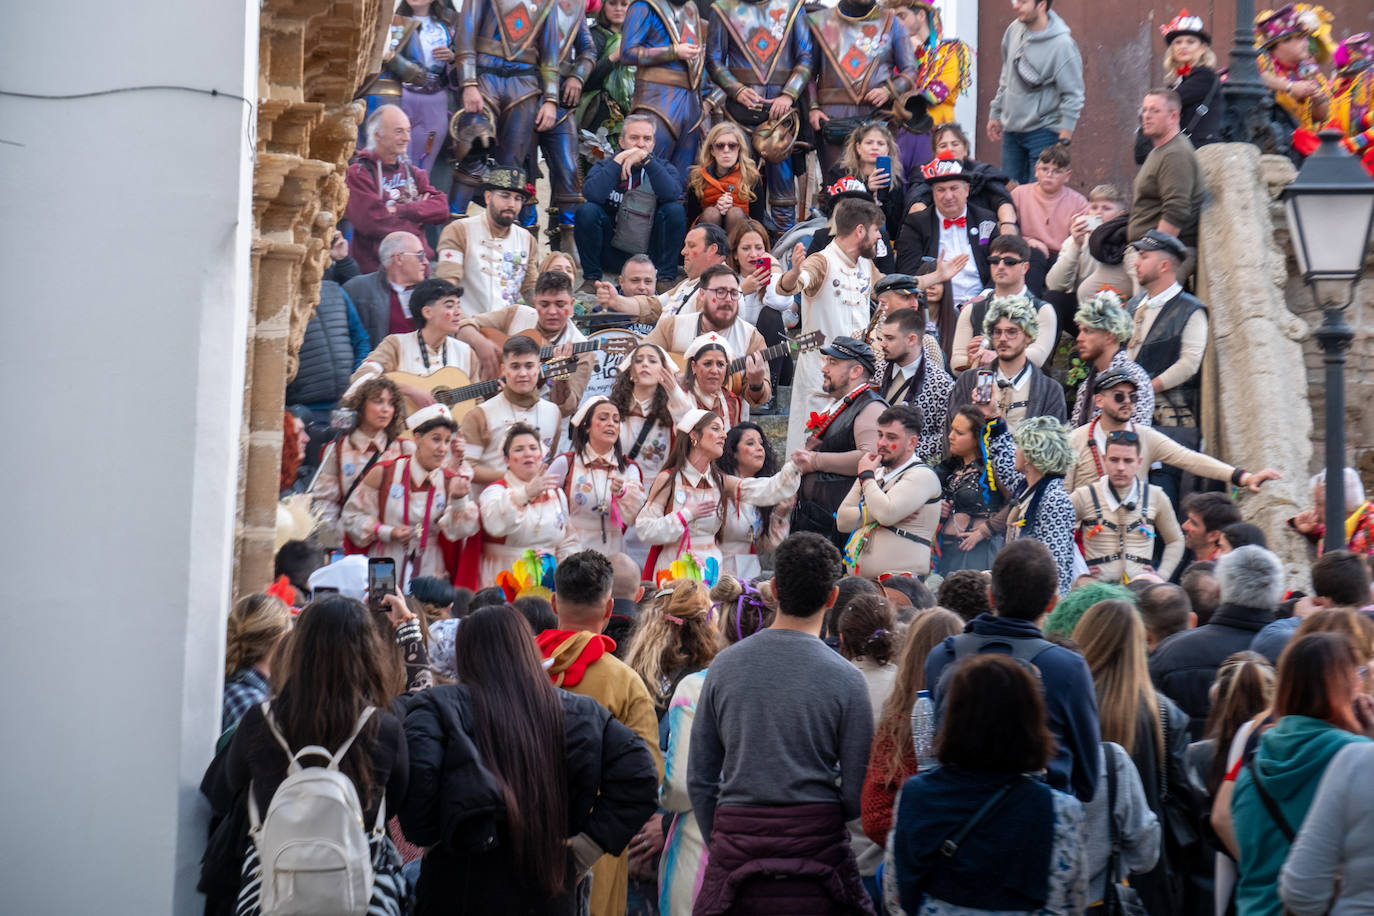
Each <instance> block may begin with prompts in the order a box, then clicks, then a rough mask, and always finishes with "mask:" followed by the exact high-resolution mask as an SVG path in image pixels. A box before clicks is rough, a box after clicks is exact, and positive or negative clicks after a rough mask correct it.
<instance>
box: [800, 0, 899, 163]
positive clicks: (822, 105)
mask: <svg viewBox="0 0 1374 916" xmlns="http://www.w3.org/2000/svg"><path fill="white" fill-rule="evenodd" d="M847 5H848V3H847V0H840V5H839V6H836V7H835V8H833V9H820V10H817V11H816V12H814V13H807V14H806V20H807V24H808V25H809V26H810V28H811V33H812V35H814V36H815V42H816V68H815V70H816V81H815V83H813V84H812V98H811V102H812V104H811V107H812V108H813V109H814V108H819V109H820V110H821V112H822V113H823V114H825V116H826V117H828V118H830V119H832V120H836V121H842V122H845V123H846V124H847V123H848V122H849V121H850V120H851V119H852V120H853V122H854V125H853V126H858V122H860V121H862V120H866V119H869V118H872V117H874V116H875V115H876V114H877V113H878V111H879V109H880V108H883V107H885V106H878V105H872V104H870V103H869V102H867V101H865V100H864V96H866V95H867V94H868V93H869V92H870V91H872V90H874V89H877V88H880V87H884V86H885V87H887V89H888V91H889V92H890V93H891V97H890V99H889V104H890V103H891V101H892V100H895V99H897V98H898V97H900V96H901V95H902V94H904V93H906V92H910V91H911V89H912V87H913V85H914V83H915V78H916V58H915V56H914V55H913V54H912V51H911V42H910V40H908V36H907V30H906V27H905V26H903V25H902V23H901V21H900V20H899V19H897V17H896V15H895V14H894V13H893V12H892V11H891V10H885V9H880V8H878V7H877V6H875V5H871V4H869V5H866V8H865V7H862V6H858V5H857V4H856V7H857V9H859V10H863V12H862V15H846V14H845V12H844V11H842V7H846V6H847ZM824 131H825V124H824V122H822V124H821V132H822V134H823V133H824ZM816 139H817V143H816V150H817V152H818V153H819V154H820V157H821V166H822V171H823V172H824V171H826V170H828V169H829V168H830V167H831V166H833V165H834V164H835V163H836V162H838V161H839V158H840V154H841V152H842V150H843V146H844V143H843V140H842V139H841V141H840V142H839V143H832V142H830V139H833V138H827V139H823V138H822V137H817V138H816Z"/></svg>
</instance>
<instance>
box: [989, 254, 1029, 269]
mask: <svg viewBox="0 0 1374 916" xmlns="http://www.w3.org/2000/svg"><path fill="white" fill-rule="evenodd" d="M988 263H989V264H991V265H992V266H993V267H996V266H997V265H999V264H1005V265H1006V266H1008V267H1015V266H1016V265H1017V264H1024V263H1026V262H1025V261H1023V260H1021V259H1020V258H1011V257H1001V258H999V257H996V256H994V257H991V258H988Z"/></svg>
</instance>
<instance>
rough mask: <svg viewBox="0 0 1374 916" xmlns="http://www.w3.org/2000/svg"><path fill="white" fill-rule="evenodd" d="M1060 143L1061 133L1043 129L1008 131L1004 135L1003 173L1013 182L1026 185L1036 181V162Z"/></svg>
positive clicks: (1046, 128)
mask: <svg viewBox="0 0 1374 916" xmlns="http://www.w3.org/2000/svg"><path fill="white" fill-rule="evenodd" d="M1058 142H1059V131H1057V130H1050V129H1049V128H1048V127H1042V128H1040V129H1039V130H1027V131H1012V130H1009V131H1006V132H1004V133H1003V134H1002V171H1004V172H1006V173H1007V174H1008V175H1009V176H1011V180H1012V181H1015V182H1018V183H1020V184H1026V183H1027V182H1031V181H1034V180H1035V160H1037V159H1039V158H1040V154H1041V153H1042V152H1044V150H1045V149H1046V148H1048V147H1051V146H1054V145H1055V144H1056V143H1058Z"/></svg>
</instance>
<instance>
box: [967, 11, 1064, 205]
mask: <svg viewBox="0 0 1374 916" xmlns="http://www.w3.org/2000/svg"><path fill="white" fill-rule="evenodd" d="M1053 3H1054V0H1012V4H1011V7H1012V9H1013V10H1014V11H1015V12H1016V19H1014V20H1013V21H1012V23H1011V25H1009V26H1007V30H1006V32H1005V33H1003V35H1002V75H1001V77H1000V78H999V79H998V81H997V94H996V95H995V96H993V98H992V105H991V106H989V110H988V139H989V140H991V141H992V142H993V143H999V142H1000V143H1001V144H1002V171H1004V172H1006V173H1007V174H1008V175H1010V176H1011V177H1012V178H1013V179H1014V180H1015V181H1018V182H1021V183H1022V184H1024V183H1026V182H1030V181H1034V180H1035V175H1034V173H1033V171H1032V170H1033V168H1034V164H1035V160H1036V158H1037V157H1039V155H1040V152H1041V151H1042V150H1044V149H1045V148H1046V147H1048V146H1051V145H1052V144H1054V143H1055V142H1056V141H1058V142H1060V143H1065V144H1067V143H1068V142H1069V140H1070V139H1071V138H1072V137H1073V129H1074V126H1075V125H1076V124H1077V123H1078V115H1079V113H1080V112H1081V111H1082V110H1083V59H1082V58H1081V57H1080V56H1079V54H1078V45H1077V44H1076V43H1075V42H1074V40H1073V35H1071V34H1070V33H1069V27H1068V26H1067V25H1065V24H1064V20H1063V19H1061V18H1059V14H1058V13H1053V12H1050V6H1051V5H1052V4H1053Z"/></svg>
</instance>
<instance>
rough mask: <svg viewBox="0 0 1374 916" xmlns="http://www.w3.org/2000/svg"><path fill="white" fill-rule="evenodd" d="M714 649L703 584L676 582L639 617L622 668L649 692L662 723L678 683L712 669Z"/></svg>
mask: <svg viewBox="0 0 1374 916" xmlns="http://www.w3.org/2000/svg"><path fill="white" fill-rule="evenodd" d="M719 650H720V635H719V634H718V633H717V632H716V628H715V626H714V624H713V618H712V614H711V595H710V592H709V591H708V589H707V588H706V583H704V582H702V581H700V580H699V579H675V580H673V581H672V582H669V583H667V584H666V585H665V586H664V587H663V588H661V589H659V591H658V593H657V594H656V595H655V596H654V600H653V603H652V604H650V605H649V607H648V609H647V610H645V611H644V612H643V613H641V614H640V616H639V624H638V625H637V626H636V627H635V632H634V636H633V637H632V638H631V640H630V648H629V651H628V652H626V653H625V664H627V665H629V666H630V668H631V669H632V670H633V671H634V673H635V674H638V675H639V679H640V680H642V681H643V682H644V686H645V687H647V688H648V690H649V696H651V697H652V698H653V700H654V705H655V706H656V707H657V708H658V717H659V720H660V721H661V720H662V719H663V716H664V714H665V713H666V712H667V711H668V709H667V707H668V701H669V700H670V699H672V696H673V691H674V690H676V689H677V685H678V682H679V681H681V680H682V679H683V678H684V677H686V676H687V675H689V674H691V673H692V672H694V671H700V670H701V669H703V668H705V667H706V666H707V665H709V664H711V659H713V658H715V656H716V652H718V651H719Z"/></svg>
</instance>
